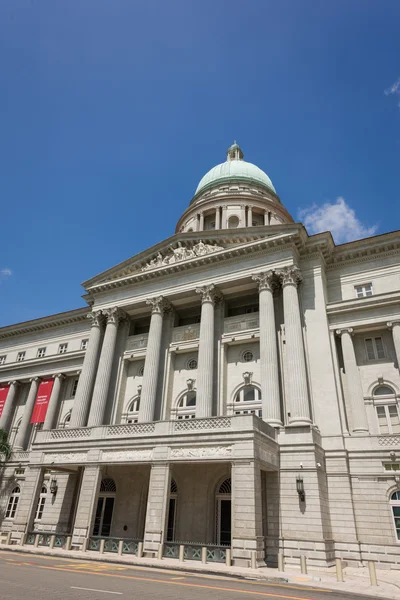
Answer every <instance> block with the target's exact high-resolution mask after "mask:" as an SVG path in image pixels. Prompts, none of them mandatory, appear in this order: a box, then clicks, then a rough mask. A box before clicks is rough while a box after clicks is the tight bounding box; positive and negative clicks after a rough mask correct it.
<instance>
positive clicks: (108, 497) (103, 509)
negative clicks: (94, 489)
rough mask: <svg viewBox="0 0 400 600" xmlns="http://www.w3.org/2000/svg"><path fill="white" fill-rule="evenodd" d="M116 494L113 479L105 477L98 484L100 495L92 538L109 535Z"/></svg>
mask: <svg viewBox="0 0 400 600" xmlns="http://www.w3.org/2000/svg"><path fill="white" fill-rule="evenodd" d="M116 492H117V486H116V485H115V481H114V479H111V477H105V478H104V479H103V480H102V482H101V484H100V493H99V498H98V500H97V508H96V515H95V519H94V526H93V535H94V536H102V537H108V536H109V535H110V532H111V524H112V518H113V513H114V503H115V496H116Z"/></svg>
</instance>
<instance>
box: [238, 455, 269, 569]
mask: <svg viewBox="0 0 400 600" xmlns="http://www.w3.org/2000/svg"><path fill="white" fill-rule="evenodd" d="M262 496H263V494H262V490H261V470H260V467H259V465H258V464H257V463H255V462H254V461H251V462H247V463H238V464H235V463H233V464H232V543H231V546H232V561H233V564H234V566H239V567H250V564H251V553H252V552H253V551H255V552H256V561H257V564H258V565H259V566H261V565H262V564H264V566H265V563H264V536H263V514H262Z"/></svg>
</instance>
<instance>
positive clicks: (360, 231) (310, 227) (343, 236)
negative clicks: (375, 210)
mask: <svg viewBox="0 0 400 600" xmlns="http://www.w3.org/2000/svg"><path fill="white" fill-rule="evenodd" d="M298 216H299V219H300V220H301V221H302V222H303V223H304V225H305V226H306V229H307V231H308V232H309V233H319V232H321V231H331V232H332V235H333V238H334V240H335V242H336V243H337V244H343V243H344V242H351V241H353V240H359V239H361V238H364V237H368V236H370V235H374V233H376V231H377V230H378V224H376V225H372V227H368V226H366V225H364V223H362V222H361V221H360V219H359V218H358V217H357V216H356V213H355V211H354V209H353V208H350V206H349V205H348V204H347V202H346V201H345V200H344V198H337V200H336V202H325V203H324V204H322V205H319V206H318V205H317V204H313V205H312V206H309V207H307V208H303V209H300V210H299V213H298Z"/></svg>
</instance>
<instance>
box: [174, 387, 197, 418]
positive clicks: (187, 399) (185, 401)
mask: <svg viewBox="0 0 400 600" xmlns="http://www.w3.org/2000/svg"><path fill="white" fill-rule="evenodd" d="M195 416H196V392H195V391H193V390H188V391H187V392H186V393H185V394H183V396H181V397H180V398H179V400H178V404H177V407H176V418H177V419H179V420H183V419H194V418H195Z"/></svg>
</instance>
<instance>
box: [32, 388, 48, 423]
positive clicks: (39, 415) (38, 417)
mask: <svg viewBox="0 0 400 600" xmlns="http://www.w3.org/2000/svg"><path fill="white" fill-rule="evenodd" d="M53 383H54V379H43V381H41V382H40V385H39V389H38V392H37V396H36V402H35V406H34V409H33V413H32V418H31V423H44V419H45V416H46V413H47V407H48V405H49V400H50V396H51V391H52V389H53Z"/></svg>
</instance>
